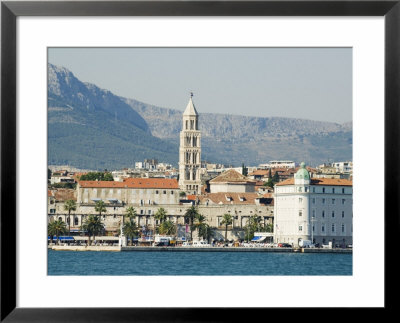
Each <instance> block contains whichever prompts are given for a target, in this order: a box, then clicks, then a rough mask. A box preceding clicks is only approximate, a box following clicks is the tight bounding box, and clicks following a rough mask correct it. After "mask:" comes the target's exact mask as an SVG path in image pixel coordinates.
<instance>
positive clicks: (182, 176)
mask: <svg viewBox="0 0 400 323" xmlns="http://www.w3.org/2000/svg"><path fill="white" fill-rule="evenodd" d="M182 121H183V122H182V131H181V132H180V145H179V186H180V188H181V190H182V191H185V192H187V193H189V194H200V193H201V179H200V170H201V143H200V140H201V133H200V130H199V123H198V122H199V115H198V113H197V111H196V108H195V106H194V104H193V100H192V97H190V100H189V103H188V105H187V106H186V109H185V111H184V113H183V118H182Z"/></svg>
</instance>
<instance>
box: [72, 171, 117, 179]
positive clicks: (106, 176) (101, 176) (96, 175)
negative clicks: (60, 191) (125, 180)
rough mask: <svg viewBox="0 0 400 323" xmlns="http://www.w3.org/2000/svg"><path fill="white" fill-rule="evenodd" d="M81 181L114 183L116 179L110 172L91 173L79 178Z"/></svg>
mask: <svg viewBox="0 0 400 323" xmlns="http://www.w3.org/2000/svg"><path fill="white" fill-rule="evenodd" d="M79 180H81V181H113V180H114V178H113V176H112V174H111V173H108V172H89V173H87V174H83V175H81V176H80V177H79Z"/></svg>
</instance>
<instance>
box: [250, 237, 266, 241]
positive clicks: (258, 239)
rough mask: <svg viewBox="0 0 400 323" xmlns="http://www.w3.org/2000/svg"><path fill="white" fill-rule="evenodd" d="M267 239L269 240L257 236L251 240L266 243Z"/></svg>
mask: <svg viewBox="0 0 400 323" xmlns="http://www.w3.org/2000/svg"><path fill="white" fill-rule="evenodd" d="M266 238H267V237H260V236H257V237H254V238H253V239H251V241H257V242H261V241H264V240H265V239H266Z"/></svg>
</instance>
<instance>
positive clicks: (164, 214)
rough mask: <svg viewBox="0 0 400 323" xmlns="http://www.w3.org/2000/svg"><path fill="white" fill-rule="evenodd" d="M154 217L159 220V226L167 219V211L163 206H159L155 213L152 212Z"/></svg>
mask: <svg viewBox="0 0 400 323" xmlns="http://www.w3.org/2000/svg"><path fill="white" fill-rule="evenodd" d="M154 219H155V220H158V221H160V224H159V226H160V225H161V224H162V223H163V222H165V221H166V220H167V211H166V210H165V209H164V208H162V207H160V208H159V209H158V210H157V212H156V214H154Z"/></svg>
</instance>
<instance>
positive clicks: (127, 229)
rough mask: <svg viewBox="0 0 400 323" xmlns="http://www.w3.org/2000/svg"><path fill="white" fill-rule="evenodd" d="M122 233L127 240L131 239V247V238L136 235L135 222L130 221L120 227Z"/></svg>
mask: <svg viewBox="0 0 400 323" xmlns="http://www.w3.org/2000/svg"><path fill="white" fill-rule="evenodd" d="M122 232H123V233H124V235H125V236H126V237H127V238H131V245H133V238H134V237H136V236H137V234H138V227H137V226H136V223H135V221H133V220H131V221H129V222H127V223H125V224H124V226H123V227H122Z"/></svg>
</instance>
